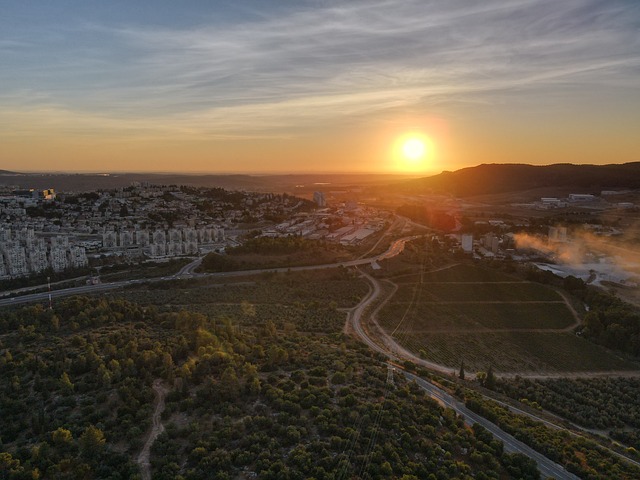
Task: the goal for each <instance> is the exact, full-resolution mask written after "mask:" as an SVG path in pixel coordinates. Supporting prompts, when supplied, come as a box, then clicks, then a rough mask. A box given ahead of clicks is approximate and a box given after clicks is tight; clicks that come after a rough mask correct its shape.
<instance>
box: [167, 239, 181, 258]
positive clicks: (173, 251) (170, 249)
mask: <svg viewBox="0 0 640 480" xmlns="http://www.w3.org/2000/svg"><path fill="white" fill-rule="evenodd" d="M167 255H169V256H170V257H175V256H176V255H182V242H169V243H168V244H167Z"/></svg>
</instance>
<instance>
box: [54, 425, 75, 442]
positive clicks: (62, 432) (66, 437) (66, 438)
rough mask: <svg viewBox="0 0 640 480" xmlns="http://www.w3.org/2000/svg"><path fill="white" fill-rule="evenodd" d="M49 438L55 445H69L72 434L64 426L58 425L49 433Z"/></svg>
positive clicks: (71, 440)
mask: <svg viewBox="0 0 640 480" xmlns="http://www.w3.org/2000/svg"><path fill="white" fill-rule="evenodd" d="M51 439H52V440H53V443H54V444H56V445H69V444H71V442H73V435H72V434H71V432H70V431H69V430H67V429H66V428H62V427H59V428H58V429H57V430H55V431H54V432H53V433H52V434H51Z"/></svg>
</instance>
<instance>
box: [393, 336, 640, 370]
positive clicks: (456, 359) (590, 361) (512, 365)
mask: <svg viewBox="0 0 640 480" xmlns="http://www.w3.org/2000/svg"><path fill="white" fill-rule="evenodd" d="M394 337H395V338H396V340H398V341H399V342H400V343H401V344H402V345H404V346H405V347H407V348H409V349H410V350H412V351H414V352H417V353H418V354H420V355H421V356H422V357H424V358H425V359H427V360H430V361H433V362H436V363H440V364H442V365H449V366H451V367H452V369H456V368H459V367H460V363H461V362H462V361H463V360H464V364H465V368H466V369H467V371H470V372H475V371H482V370H485V371H486V369H487V368H489V365H492V366H493V369H494V371H496V372H498V373H500V372H505V373H506V372H523V373H524V372H590V371H598V370H618V371H619V370H637V369H638V365H637V364H634V363H632V362H628V361H625V360H624V359H622V358H620V357H618V356H617V355H615V354H613V353H611V352H610V351H608V350H606V349H604V348H602V347H600V346H598V345H595V344H593V343H591V342H589V341H588V340H584V339H582V338H580V337H576V336H575V335H573V334H572V333H557V332H542V331H541V332H537V333H534V332H499V333H498V332H493V333H471V332H460V333H455V332H450V333H418V332H402V333H400V335H396V336H394Z"/></svg>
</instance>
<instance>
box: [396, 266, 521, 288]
mask: <svg viewBox="0 0 640 480" xmlns="http://www.w3.org/2000/svg"><path fill="white" fill-rule="evenodd" d="M421 278H422V281H423V282H438V283H445V282H522V280H520V279H518V278H515V277H510V276H509V275H505V274H504V273H502V272H498V271H496V270H489V269H486V268H479V267H476V266H474V265H466V264H457V265H453V266H451V267H450V268H446V269H443V270H437V271H434V272H424V273H423V274H422V275H421V274H413V275H401V276H398V277H395V278H394V279H393V281H394V282H395V283H416V282H419V281H420V279H421Z"/></svg>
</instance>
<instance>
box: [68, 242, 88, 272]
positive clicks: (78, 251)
mask: <svg viewBox="0 0 640 480" xmlns="http://www.w3.org/2000/svg"><path fill="white" fill-rule="evenodd" d="M69 258H70V260H71V267H72V268H82V267H86V266H87V265H89V261H88V260H87V253H86V251H85V249H84V247H78V246H74V247H71V248H70V249H69Z"/></svg>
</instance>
